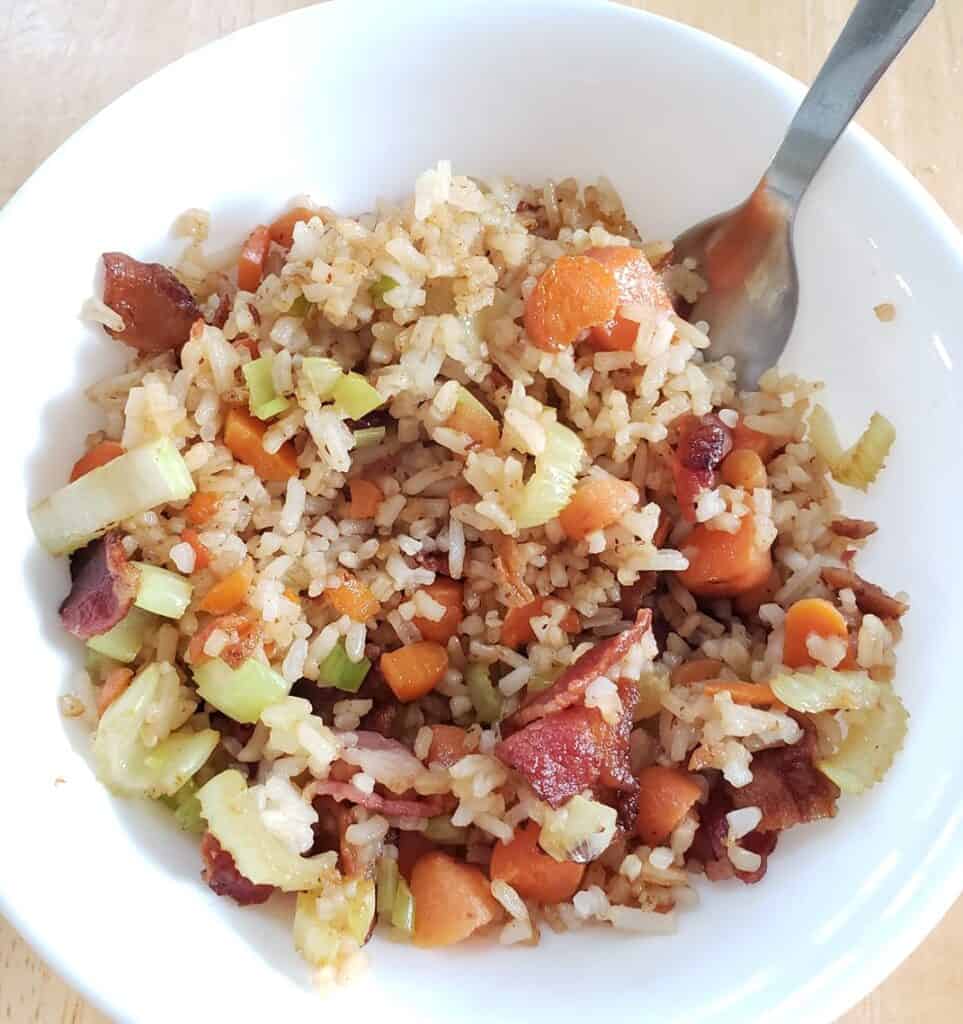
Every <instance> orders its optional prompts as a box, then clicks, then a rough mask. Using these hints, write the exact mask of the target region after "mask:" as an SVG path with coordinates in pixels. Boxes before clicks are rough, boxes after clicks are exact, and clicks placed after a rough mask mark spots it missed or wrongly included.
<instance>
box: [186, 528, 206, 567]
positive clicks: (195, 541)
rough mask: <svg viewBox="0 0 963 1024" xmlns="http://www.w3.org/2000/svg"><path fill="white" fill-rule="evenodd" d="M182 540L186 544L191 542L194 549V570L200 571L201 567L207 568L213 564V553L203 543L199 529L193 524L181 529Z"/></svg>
mask: <svg viewBox="0 0 963 1024" xmlns="http://www.w3.org/2000/svg"><path fill="white" fill-rule="evenodd" d="M181 540H182V541H184V543H185V544H190V546H191V547H192V548H193V549H194V572H200V571H201V569H206V568H207V567H208V566H209V565H210V564H211V553H210V551H208V550H207V548H206V547H204V545H203V544H202V543H201V538H200V537H198V535H197V530H195V529H194V528H193V527H191V526H186V527H184V529H183V530H181Z"/></svg>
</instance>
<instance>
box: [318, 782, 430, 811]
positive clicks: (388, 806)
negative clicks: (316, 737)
mask: <svg viewBox="0 0 963 1024" xmlns="http://www.w3.org/2000/svg"><path fill="white" fill-rule="evenodd" d="M304 792H305V795H306V796H307V797H308V799H310V800H312V801H313V800H314V798H315V797H317V796H330V797H332V798H333V799H335V800H337V801H339V802H341V803H350V804H360V805H361V806H362V807H366V808H367V809H368V810H369V811H374V812H375V814H388V815H390V816H391V817H393V818H434V817H435V816H436V815H438V814H441V813H442V811H443V806H444V805H443V803H442V801H441V800H439V799H438V798H437V797H434V796H430V797H421V798H419V799H417V800H398V799H394V798H393V797H384V796H382V795H381V794H380V793H365V792H363V791H362V790H360V789H358V787H357V786H354V785H352V784H351V783H350V782H336V781H334V780H332V779H325V780H323V781H318V782H311V783H308V785H307V786H306V787H305V789H304Z"/></svg>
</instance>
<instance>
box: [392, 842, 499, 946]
mask: <svg viewBox="0 0 963 1024" xmlns="http://www.w3.org/2000/svg"><path fill="white" fill-rule="evenodd" d="M411 895H412V898H413V899H414V903H415V932H414V941H415V944H416V945H418V946H451V945H454V943H456V942H461V941H462V939H467V938H468V936H469V935H471V934H472V932H474V931H477V930H478V929H479V928H481V927H483V926H484V925H486V924H490V923H491V922H492V921H494V920H496V919H497V918H499V917H501V913H502V911H501V905H500V904H499V903H498V901H497V900H496V899H495V897H494V896H492V894H491V888H490V886H489V884H488V879H487V878H486V877H485V876H484V874H483V873H482V872H481V871H480V870H479V869H478V868H476V867H474V866H473V865H471V864H464V863H462V862H461V861H457V860H455V858H454V857H449V856H448V854H447V853H442V852H441V851H440V850H434V851H432V852H431V853H426V854H423V855H422V856H421V857H419V858H418V860H417V862H416V863H415V866H414V868H413V869H412V872H411Z"/></svg>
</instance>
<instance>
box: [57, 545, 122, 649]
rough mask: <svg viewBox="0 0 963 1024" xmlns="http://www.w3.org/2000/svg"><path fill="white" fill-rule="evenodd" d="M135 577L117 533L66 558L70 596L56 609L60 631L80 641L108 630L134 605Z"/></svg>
mask: <svg viewBox="0 0 963 1024" xmlns="http://www.w3.org/2000/svg"><path fill="white" fill-rule="evenodd" d="M138 576H139V573H138V571H137V568H136V567H135V566H133V565H131V564H130V563H129V562H128V561H127V554H126V552H125V551H124V544H123V540H122V536H121V534H120V533H118V532H115V531H114V532H111V533H108V534H105V535H104V536H103V537H99V538H98V539H97V540H92V541H91V542H90V543H89V544H88V545H87V546H86V547H83V548H81V549H80V550H79V551H75V552H74V553H73V554H72V555H71V556H70V593H69V594H68V595H67V596H66V598H64V602H63V604H61V606H60V619H61V621H62V622H63V624H64V628H65V629H66V630H67V632H68V633H73V635H74V636H76V637H79V638H80V639H81V640H87V639H89V638H90V637H92V636H97V635H98V634H100V633H106V632H107V630H109V629H112V628H113V627H114V626H116V625H117V623H118V622H120V620H121V619H122V618H123V617H124V616H125V615H126V614H127V613H128V612H129V611H130V606H131V605H132V604H133V603H134V598H135V597H136V596H137V586H138Z"/></svg>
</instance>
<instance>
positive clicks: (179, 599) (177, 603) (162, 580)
mask: <svg viewBox="0 0 963 1024" xmlns="http://www.w3.org/2000/svg"><path fill="white" fill-rule="evenodd" d="M134 565H136V566H137V568H138V569H139V570H140V582H139V583H138V585H137V597H135V598H134V604H135V605H137V607H138V608H143V609H144V611H145V612H153V613H154V614H155V615H163V616H164V618H165V619H179V618H181V616H183V614H184V612H186V611H187V606H188V605H189V604H190V603H191V594H192V593H193V590H194V587H193V585H192V584H191V582H190V580H188V579H186V578H185V577H184V576H181V574H180V573H177V572H171V571H170V570H169V569H161V568H160V566H157V565H148V564H147V563H146V562H134Z"/></svg>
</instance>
